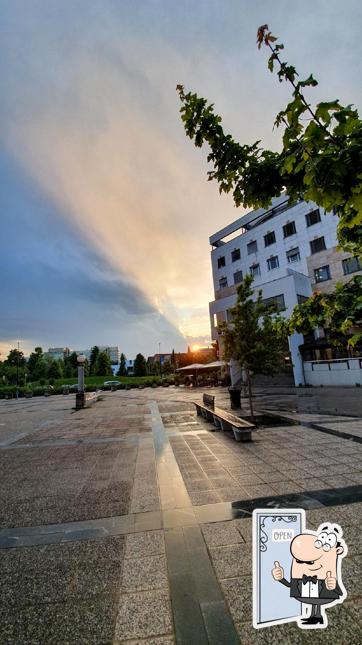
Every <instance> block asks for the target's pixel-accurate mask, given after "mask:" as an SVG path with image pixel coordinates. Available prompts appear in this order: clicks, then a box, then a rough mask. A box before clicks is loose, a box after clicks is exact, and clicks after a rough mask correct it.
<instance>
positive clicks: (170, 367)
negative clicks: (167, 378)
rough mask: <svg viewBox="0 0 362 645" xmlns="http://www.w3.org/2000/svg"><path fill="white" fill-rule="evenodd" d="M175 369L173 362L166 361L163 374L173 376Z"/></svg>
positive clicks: (163, 365)
mask: <svg viewBox="0 0 362 645" xmlns="http://www.w3.org/2000/svg"><path fill="white" fill-rule="evenodd" d="M173 371H174V367H173V364H172V362H171V361H164V363H163V364H162V373H163V374H172V373H173Z"/></svg>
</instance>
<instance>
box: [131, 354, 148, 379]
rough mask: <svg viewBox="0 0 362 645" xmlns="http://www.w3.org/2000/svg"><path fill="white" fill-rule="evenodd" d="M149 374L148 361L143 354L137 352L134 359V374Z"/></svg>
mask: <svg viewBox="0 0 362 645" xmlns="http://www.w3.org/2000/svg"><path fill="white" fill-rule="evenodd" d="M146 374H147V363H146V359H145V357H144V356H143V354H137V356H136V358H135V361H134V375H135V376H146Z"/></svg>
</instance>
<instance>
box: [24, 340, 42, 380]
mask: <svg viewBox="0 0 362 645" xmlns="http://www.w3.org/2000/svg"><path fill="white" fill-rule="evenodd" d="M43 360H44V354H43V349H42V348H41V347H35V349H34V351H33V352H32V353H31V354H30V356H29V359H28V363H27V367H28V370H29V374H30V378H31V379H33V380H34V377H33V375H34V372H35V370H36V368H37V365H38V363H39V362H41V361H43Z"/></svg>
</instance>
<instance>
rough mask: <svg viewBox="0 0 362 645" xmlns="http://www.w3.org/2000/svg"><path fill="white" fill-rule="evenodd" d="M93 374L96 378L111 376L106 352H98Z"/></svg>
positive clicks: (110, 367)
mask: <svg viewBox="0 0 362 645" xmlns="http://www.w3.org/2000/svg"><path fill="white" fill-rule="evenodd" d="M93 373H94V374H95V375H97V376H107V375H109V374H112V373H113V372H112V366H111V361H110V358H109V356H108V354H107V352H99V354H98V356H97V360H96V363H95V366H94V368H93Z"/></svg>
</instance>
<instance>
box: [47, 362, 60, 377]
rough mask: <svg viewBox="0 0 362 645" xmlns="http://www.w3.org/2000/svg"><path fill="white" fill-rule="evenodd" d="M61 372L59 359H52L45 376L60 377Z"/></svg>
mask: <svg viewBox="0 0 362 645" xmlns="http://www.w3.org/2000/svg"><path fill="white" fill-rule="evenodd" d="M62 376H63V372H62V369H61V364H60V361H57V360H52V361H51V362H50V364H49V366H48V371H47V377H48V379H57V378H62Z"/></svg>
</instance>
